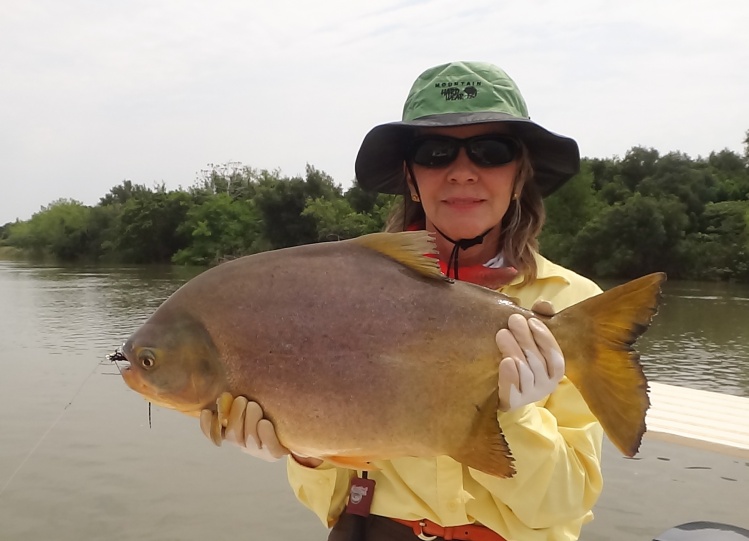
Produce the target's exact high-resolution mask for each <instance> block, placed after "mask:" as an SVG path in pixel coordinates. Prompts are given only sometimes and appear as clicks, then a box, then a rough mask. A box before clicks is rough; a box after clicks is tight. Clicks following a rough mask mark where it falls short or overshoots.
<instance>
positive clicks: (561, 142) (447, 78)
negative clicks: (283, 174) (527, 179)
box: [355, 62, 580, 197]
mask: <svg viewBox="0 0 749 541" xmlns="http://www.w3.org/2000/svg"><path fill="white" fill-rule="evenodd" d="M491 122H502V123H504V124H506V127H507V129H508V131H509V133H510V134H511V135H512V136H514V137H516V138H517V139H519V140H521V141H522V142H523V144H524V145H525V147H526V148H527V149H528V154H529V158H530V161H531V164H532V166H533V171H534V175H533V179H534V182H535V183H536V185H537V186H538V188H539V190H540V192H541V195H543V196H544V197H545V196H547V195H550V194H551V193H553V192H554V191H555V190H556V189H557V188H559V187H560V186H562V184H564V183H565V182H567V181H568V180H569V179H570V178H572V177H573V176H574V175H575V174H576V173H577V172H578V171H579V170H580V151H579V149H578V147H577V143H576V142H575V141H574V139H571V138H569V137H565V136H563V135H558V134H556V133H553V132H550V131H549V130H547V129H546V128H543V127H542V126H540V125H538V124H536V123H535V122H533V121H532V120H531V119H530V116H529V115H528V108H527V106H526V104H525V100H524V99H523V96H522V95H521V94H520V90H519V88H518V86H517V85H516V84H515V81H513V80H512V79H511V78H510V76H509V75H507V73H505V72H504V71H503V70H502V69H500V68H498V67H497V66H495V65H493V64H488V63H485V62H452V63H449V64H442V65H440V66H436V67H433V68H430V69H428V70H426V71H425V72H424V73H422V74H421V75H420V76H419V78H418V79H416V82H415V83H414V84H413V86H412V87H411V91H410V92H409V94H408V98H407V99H406V103H405V105H404V106H403V119H402V120H401V121H399V122H389V123H387V124H381V125H379V126H375V127H374V128H372V130H370V131H369V133H367V135H366V136H365V137H364V141H363V142H362V145H361V147H360V149H359V154H358V155H357V157H356V165H355V171H356V180H357V182H358V184H359V186H360V187H361V188H362V189H364V190H367V191H372V192H380V193H388V194H404V193H405V192H406V178H405V175H404V170H403V161H404V160H405V159H406V153H407V151H408V149H409V146H410V144H411V142H412V140H413V138H414V136H415V134H416V133H418V130H419V129H422V128H433V127H448V126H467V125H472V124H486V123H491Z"/></svg>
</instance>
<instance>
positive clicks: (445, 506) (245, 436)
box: [225, 62, 602, 541]
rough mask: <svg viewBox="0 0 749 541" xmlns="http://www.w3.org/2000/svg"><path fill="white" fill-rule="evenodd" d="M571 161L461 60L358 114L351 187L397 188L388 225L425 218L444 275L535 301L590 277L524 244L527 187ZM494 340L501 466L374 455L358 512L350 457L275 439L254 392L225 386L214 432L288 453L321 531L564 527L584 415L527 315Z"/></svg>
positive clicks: (566, 171) (587, 449)
mask: <svg viewBox="0 0 749 541" xmlns="http://www.w3.org/2000/svg"><path fill="white" fill-rule="evenodd" d="M578 167H579V153H578V149H577V144H576V143H575V142H574V141H573V140H571V139H568V138H565V137H561V136H559V135H555V134H553V133H551V132H549V131H547V130H545V129H544V128H542V127H540V126H539V125H537V124H535V123H534V122H532V121H531V120H530V119H529V117H528V114H527V110H526V106H525V102H524V100H523V98H522V96H521V94H520V92H519V90H518V88H517V86H516V85H515V83H514V82H513V81H512V79H510V78H509V77H508V76H507V74H505V73H504V72H503V71H502V70H501V69H499V68H497V67H496V66H493V65H490V64H484V63H475V62H455V63H451V64H445V65H441V66H437V67H434V68H431V69H429V70H427V71H426V72H424V73H423V74H422V75H421V76H420V77H419V78H418V79H417V80H416V82H415V83H414V85H413V87H412V89H411V92H410V94H409V96H408V99H407V101H406V104H405V107H404V111H403V120H402V121H401V122H394V123H390V124H384V125H381V126H377V127H375V128H374V129H372V130H371V131H370V132H369V134H367V136H366V137H365V139H364V142H363V143H362V146H361V149H360V151H359V155H358V157H357V160H356V174H357V180H358V182H359V184H360V185H361V186H362V187H363V188H364V189H368V190H372V191H379V192H383V193H392V194H401V195H403V196H404V200H403V203H402V206H400V207H398V208H397V209H396V211H395V212H394V213H393V214H392V215H391V217H390V220H389V223H388V227H387V228H388V230H390V231H400V230H406V229H421V228H425V229H427V230H429V231H432V232H434V233H435V234H436V241H437V246H438V250H439V258H440V263H441V264H442V267H443V271H444V272H445V273H446V274H448V275H449V276H451V277H454V278H457V279H463V280H469V281H473V282H477V283H480V284H482V285H486V286H491V287H494V288H497V289H499V290H500V291H502V292H503V293H505V294H507V295H508V296H510V297H513V298H515V299H517V301H518V303H519V304H520V305H521V306H524V307H531V306H532V307H533V308H534V310H536V311H537V312H541V313H546V314H550V313H553V309H552V308H551V306H552V304H553V307H554V308H555V309H563V308H566V307H567V306H570V305H572V304H574V303H576V302H579V301H581V300H583V299H585V298H587V297H590V296H592V295H595V294H597V293H599V292H600V289H599V288H598V287H597V286H596V285H595V284H594V283H593V282H591V281H589V280H587V279H585V278H582V277H580V276H578V275H576V274H575V273H573V272H571V271H569V270H567V269H564V268H562V267H559V266H557V265H555V264H553V263H551V262H549V261H548V260H546V259H544V258H543V257H542V256H540V255H539V254H538V252H537V246H538V245H537V236H538V234H539V232H540V229H541V226H542V224H543V220H544V210H543V201H542V197H544V196H546V195H549V194H550V193H552V192H553V191H554V190H555V189H557V188H558V187H559V186H561V185H562V184H563V183H564V182H566V181H567V180H568V179H569V178H570V177H571V176H572V175H574V174H575V173H576V172H577V170H578ZM542 299H544V301H546V302H544V301H542ZM496 341H497V346H498V347H499V350H500V352H501V357H502V360H501V362H500V363H499V380H498V393H499V410H500V411H498V414H497V415H498V419H499V424H500V426H501V427H502V430H503V432H504V434H505V437H506V439H507V442H508V444H509V446H510V448H511V449H512V450H513V455H514V457H515V459H516V462H515V467H516V470H517V473H516V474H515V475H514V476H513V477H512V478H509V479H500V478H497V477H492V476H491V475H488V474H485V473H483V472H480V471H476V470H473V469H471V468H469V467H467V466H464V465H462V464H460V463H458V462H456V461H454V460H453V459H451V458H449V457H444V456H440V457H436V458H429V459H424V458H410V457H408V458H401V459H396V460H392V461H382V462H377V463H375V464H374V466H375V467H376V469H375V470H374V471H371V472H369V478H370V479H371V480H373V481H375V483H376V484H375V485H374V490H375V493H374V496H373V498H372V500H371V508H370V509H369V511H370V512H371V514H370V515H369V516H368V518H366V519H362V518H358V517H356V516H354V515H353V514H351V513H347V512H345V507H346V504H347V500H348V496H349V493H350V486H351V485H352V483H353V484H354V485H358V484H361V483H362V481H361V480H360V479H359V477H360V476H361V475H362V472H356V471H353V470H348V469H344V468H339V467H335V466H333V465H332V464H329V463H326V462H323V461H321V460H319V459H315V458H310V457H302V456H297V455H295V454H293V453H290V451H289V450H288V449H285V448H284V447H283V446H282V445H281V444H280V443H279V442H278V439H277V438H276V435H275V431H274V430H273V426H272V424H271V423H270V421H268V420H267V419H263V413H262V409H261V408H260V406H259V405H258V404H256V403H253V402H250V403H248V402H247V400H246V399H244V398H242V397H239V398H237V399H236V400H235V402H234V405H233V406H232V411H231V414H230V423H229V427H228V428H227V430H226V434H225V437H226V439H228V440H231V441H235V442H237V443H238V444H239V445H240V446H242V447H243V448H244V449H245V450H246V451H247V452H249V453H251V454H253V455H255V456H260V457H262V458H265V459H268V460H273V459H278V458H280V457H281V456H284V455H287V454H290V457H289V459H288V475H289V480H290V483H291V486H292V487H293V489H294V491H295V493H296V495H297V497H298V498H299V499H300V500H301V501H302V502H303V503H304V504H305V505H306V506H308V507H309V508H310V509H311V510H312V511H313V512H315V513H316V514H317V515H318V516H319V517H320V519H321V520H322V521H323V523H324V524H326V525H328V526H333V530H332V532H331V534H330V537H329V539H330V540H335V541H344V540H346V541H348V540H349V539H352V538H354V537H353V536H354V535H357V536H361V539H366V540H367V541H369V540H385V539H397V540H400V539H402V540H413V539H417V538H421V539H470V540H482V541H483V540H494V541H501V540H502V539H508V540H509V539H513V540H514V539H522V540H526V541H530V540H541V539H543V540H551V539H553V540H570V539H577V538H578V536H579V533H580V528H581V526H582V525H583V524H584V523H585V522H587V521H588V520H590V519H591V517H592V514H591V512H590V510H591V508H592V507H593V505H594V503H595V501H596V499H597V497H598V495H599V493H600V490H601V485H602V480H601V472H600V455H601V439H602V430H601V428H600V425H599V424H598V423H597V421H596V419H595V418H594V417H593V416H592V414H591V413H590V412H589V410H588V408H587V406H586V405H585V403H584V401H583V399H582V397H581V396H580V394H579V393H578V392H577V390H576V389H575V388H574V387H573V386H572V385H571V384H570V382H569V381H568V380H567V379H566V378H564V377H563V374H564V358H563V356H562V352H561V350H560V349H559V346H558V345H557V343H556V340H555V339H554V338H553V336H552V335H551V333H550V332H549V331H548V329H547V328H546V326H545V325H544V324H543V323H541V322H540V321H539V320H538V319H535V318H531V319H530V320H526V319H525V318H523V317H522V316H519V315H516V316H512V317H511V319H510V323H509V329H504V330H500V331H499V332H498V333H497V336H496ZM364 482H365V483H366V482H368V481H364ZM370 495H371V493H370ZM356 499H358V498H356ZM362 528H363V532H358V530H359V529H362ZM434 536H437V537H434Z"/></svg>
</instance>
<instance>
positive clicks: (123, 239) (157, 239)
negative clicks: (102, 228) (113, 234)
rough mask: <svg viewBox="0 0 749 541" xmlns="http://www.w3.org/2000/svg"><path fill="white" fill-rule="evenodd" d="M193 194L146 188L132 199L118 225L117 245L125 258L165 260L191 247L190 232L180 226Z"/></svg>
mask: <svg viewBox="0 0 749 541" xmlns="http://www.w3.org/2000/svg"><path fill="white" fill-rule="evenodd" d="M191 206H192V198H191V197H190V195H189V194H187V193H186V192H183V191H175V192H167V191H166V189H165V188H164V187H163V186H162V187H160V188H158V189H157V191H155V192H152V191H148V192H143V193H140V194H138V195H137V196H134V197H131V198H130V199H128V201H127V203H125V204H124V205H123V207H122V213H121V214H120V216H119V220H118V225H117V238H116V241H115V243H116V244H115V249H116V251H117V252H118V253H120V254H121V257H122V258H123V259H124V260H125V261H130V262H133V263H165V262H168V261H170V260H171V258H172V256H173V255H174V254H175V253H177V252H178V251H179V250H181V249H183V248H185V247H187V245H188V244H189V241H190V239H189V236H188V234H187V232H185V231H184V230H183V229H180V225H181V224H182V223H183V222H184V221H185V218H186V216H187V212H188V211H189V210H190V207H191Z"/></svg>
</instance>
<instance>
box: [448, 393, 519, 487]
mask: <svg viewBox="0 0 749 541" xmlns="http://www.w3.org/2000/svg"><path fill="white" fill-rule="evenodd" d="M498 405H499V396H498V395H497V393H496V392H494V393H492V396H490V397H489V399H488V400H487V401H486V403H484V404H482V405H480V406H479V405H478V404H477V405H475V406H474V407H475V408H476V409H477V410H478V415H477V416H476V417H475V421H474V424H473V426H472V427H471V428H472V429H471V434H470V436H469V437H468V439H467V440H466V441H465V442H463V445H462V446H461V447H460V448H459V449H456V450H455V451H454V452H451V453H449V454H450V456H451V457H452V458H453V459H454V460H456V461H458V462H460V463H461V464H465V465H466V466H468V467H470V468H473V469H475V470H480V471H482V472H484V473H488V474H489V475H494V476H496V477H503V478H504V477H512V476H513V475H514V474H515V467H514V466H513V462H514V459H513V458H512V453H510V448H509V446H508V445H507V441H506V440H505V437H504V434H502V429H501V428H500V427H499V421H498V420H497V407H498Z"/></svg>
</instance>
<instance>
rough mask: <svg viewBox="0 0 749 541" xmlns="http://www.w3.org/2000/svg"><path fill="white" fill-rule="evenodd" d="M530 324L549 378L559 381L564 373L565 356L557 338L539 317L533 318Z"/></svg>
mask: <svg viewBox="0 0 749 541" xmlns="http://www.w3.org/2000/svg"><path fill="white" fill-rule="evenodd" d="M528 324H529V327H530V329H531V333H532V334H533V340H534V342H535V344H536V349H537V350H538V351H539V352H540V353H541V357H542V358H543V360H544V361H545V365H546V372H547V373H548V375H549V378H550V379H552V380H557V381H558V380H560V379H562V376H563V375H564V356H563V355H562V349H561V348H560V347H559V344H558V343H557V339H556V338H554V335H553V334H551V331H550V330H549V328H548V327H547V326H546V325H544V324H543V323H542V322H541V321H539V320H538V319H531V320H530V321H529V322H528Z"/></svg>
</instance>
